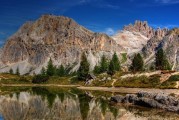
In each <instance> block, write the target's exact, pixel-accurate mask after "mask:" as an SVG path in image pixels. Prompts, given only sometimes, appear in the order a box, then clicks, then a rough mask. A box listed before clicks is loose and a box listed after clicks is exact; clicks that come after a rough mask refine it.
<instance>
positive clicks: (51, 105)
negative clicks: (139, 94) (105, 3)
mask: <svg viewBox="0 0 179 120" xmlns="http://www.w3.org/2000/svg"><path fill="white" fill-rule="evenodd" d="M0 89H1V95H0V120H177V119H179V114H177V113H172V112H166V111H163V110H158V109H150V108H142V107H137V106H130V105H128V106H127V105H112V104H110V103H109V99H110V97H111V96H113V95H114V94H117V93H108V92H99V91H81V90H79V89H76V88H57V87H28V88H24V87H1V88H0Z"/></svg>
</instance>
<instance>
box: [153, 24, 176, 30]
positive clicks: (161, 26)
mask: <svg viewBox="0 0 179 120" xmlns="http://www.w3.org/2000/svg"><path fill="white" fill-rule="evenodd" d="M150 25H151V26H152V27H154V28H168V29H171V28H175V27H179V25H175V24H163V25H162V24H150Z"/></svg>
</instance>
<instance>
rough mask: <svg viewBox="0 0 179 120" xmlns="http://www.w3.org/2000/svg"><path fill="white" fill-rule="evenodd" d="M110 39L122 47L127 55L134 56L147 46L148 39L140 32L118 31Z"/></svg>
mask: <svg viewBox="0 0 179 120" xmlns="http://www.w3.org/2000/svg"><path fill="white" fill-rule="evenodd" d="M112 38H113V39H114V40H115V41H116V42H117V43H118V44H119V45H121V46H123V47H124V48H125V49H126V50H127V53H128V54H134V53H137V52H139V51H141V49H142V48H143V46H144V45H146V44H147V41H148V38H147V37H146V36H144V35H142V34H141V33H140V32H130V31H126V30H125V31H120V32H118V33H117V34H116V35H114V36H112Z"/></svg>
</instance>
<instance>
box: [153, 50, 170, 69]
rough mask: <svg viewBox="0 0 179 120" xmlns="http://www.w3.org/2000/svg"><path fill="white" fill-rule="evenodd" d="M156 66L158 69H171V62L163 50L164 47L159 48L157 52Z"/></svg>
mask: <svg viewBox="0 0 179 120" xmlns="http://www.w3.org/2000/svg"><path fill="white" fill-rule="evenodd" d="M155 66H156V69H157V70H170V69H171V67H170V64H169V62H168V60H167V57H166V55H165V53H164V51H163V49H162V48H161V49H159V50H158V51H157V53H156V61H155Z"/></svg>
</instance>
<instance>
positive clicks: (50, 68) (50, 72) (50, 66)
mask: <svg viewBox="0 0 179 120" xmlns="http://www.w3.org/2000/svg"><path fill="white" fill-rule="evenodd" d="M46 74H47V75H49V76H53V75H54V74H55V67H54V66H53V62H52V59H51V58H50V60H49V62H48V65H47V71H46Z"/></svg>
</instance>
